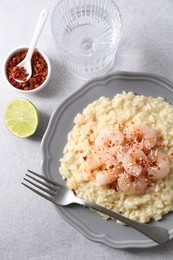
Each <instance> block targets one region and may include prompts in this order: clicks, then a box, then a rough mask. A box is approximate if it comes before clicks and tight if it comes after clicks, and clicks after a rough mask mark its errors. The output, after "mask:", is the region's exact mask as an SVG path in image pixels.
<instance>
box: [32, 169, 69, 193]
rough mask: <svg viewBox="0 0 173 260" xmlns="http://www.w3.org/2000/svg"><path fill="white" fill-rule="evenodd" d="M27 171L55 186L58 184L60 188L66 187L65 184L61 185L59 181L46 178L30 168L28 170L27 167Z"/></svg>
mask: <svg viewBox="0 0 173 260" xmlns="http://www.w3.org/2000/svg"><path fill="white" fill-rule="evenodd" d="M27 171H28V172H30V173H32V174H34V175H35V176H37V177H39V178H41V179H43V180H45V181H47V182H49V183H51V184H53V185H55V186H58V187H60V188H62V189H67V188H66V187H65V186H63V185H61V184H59V183H57V182H55V181H52V180H50V179H48V178H46V177H45V176H43V175H40V174H38V173H36V172H34V171H31V170H29V169H28V170H27Z"/></svg>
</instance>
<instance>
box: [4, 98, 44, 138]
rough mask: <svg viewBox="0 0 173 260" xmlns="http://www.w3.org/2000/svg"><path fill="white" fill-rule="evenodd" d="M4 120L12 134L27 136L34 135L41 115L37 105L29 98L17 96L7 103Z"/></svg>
mask: <svg viewBox="0 0 173 260" xmlns="http://www.w3.org/2000/svg"><path fill="white" fill-rule="evenodd" d="M4 121H5V125H6V126H7V128H8V129H9V130H10V132H11V133H12V134H14V135H16V136H18V137H21V138H25V137H28V136H31V135H33V134H34V133H35V131H36V130H37V127H38V124H39V115H38V111H37V109H36V107H35V106H34V105H33V104H32V103H31V102H30V101H29V100H27V99H23V98H17V99H14V100H12V101H11V102H10V103H9V104H8V105H7V107H6V109H5V111H4Z"/></svg>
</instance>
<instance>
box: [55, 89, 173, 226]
mask: <svg viewBox="0 0 173 260" xmlns="http://www.w3.org/2000/svg"><path fill="white" fill-rule="evenodd" d="M74 123H75V125H74V127H73V129H72V130H71V131H70V132H69V134H68V141H67V144H66V146H65V148H64V152H63V157H62V158H61V159H60V162H61V166H60V174H61V175H62V177H63V179H66V180H67V185H68V187H69V188H70V189H73V190H74V191H75V193H76V195H77V196H78V197H80V198H83V199H86V200H88V201H92V202H94V203H97V204H99V205H102V206H103V207H106V208H108V209H110V210H112V211H115V212H117V213H119V214H122V215H124V216H126V217H128V218H130V219H133V220H136V221H139V222H143V223H145V222H148V221H150V220H151V219H154V220H159V219H161V218H162V216H163V215H164V214H166V213H168V212H169V211H172V210H173V170H172V167H173V127H172V126H173V106H172V105H170V104H169V103H168V102H166V101H165V100H164V99H163V98H161V97H158V98H153V97H146V96H143V95H135V94H134V93H132V92H128V93H126V92H123V93H122V94H117V95H116V96H115V97H114V98H113V99H110V98H106V97H100V98H99V99H98V100H96V101H94V102H93V103H91V104H89V105H88V106H87V107H86V108H85V109H84V110H83V112H82V113H79V114H77V115H76V117H75V119H74ZM134 126H135V127H136V126H137V130H136V131H138V130H139V128H140V129H142V130H141V131H142V132H143V133H144V132H146V131H145V130H144V127H147V135H148V133H150V135H152V138H150V137H148V136H147V137H146V135H145V137H146V138H143V136H142V137H141V132H140V138H139V135H138V138H135V134H134V132H133V134H131V136H130V134H129V133H130V131H131V129H132V128H134ZM141 127H142V128H141ZM105 129H107V130H106V131H108V130H109V131H110V129H111V131H114V130H112V129H115V130H116V134H117V133H118V139H116V140H115V143H116V142H118V144H117V145H116V146H110V145H109V153H108V152H107V150H106V154H105V153H104V156H105V158H106V159H105V161H104V162H103V160H102V156H101V155H100V150H101V148H100V146H99V145H100V143H101V141H103V138H101V137H102V134H103V133H104V131H105ZM135 129H136V128H135ZM104 136H105V133H104ZM108 136H111V134H110V132H109V134H108ZM127 136H128V139H127ZM113 137H114V136H113ZM132 137H133V139H135V142H134V140H133V142H132ZM100 138H101V139H100ZM116 138H117V135H116ZM147 138H148V139H147ZM125 139H126V140H128V142H126V143H125V145H124V142H125V141H124V140H125ZM144 139H145V144H144V142H143V140H144ZM146 140H147V142H148V143H147V142H146ZM122 144H123V145H124V146H123V149H126V150H127V146H128V152H127V153H126V154H125V155H124V154H123V153H121V156H117V154H118V153H117V148H119V147H120V146H121V149H122ZM146 144H147V145H146ZM149 146H151V147H149ZM115 148H116V149H115ZM110 149H111V153H112V151H114V152H115V150H116V163H117V165H118V166H117V165H115V164H114V165H113V166H112V161H111V164H109V166H108V163H109V161H110V156H109V157H107V156H108V155H110ZM132 149H133V150H132ZM98 151H99V152H98ZM101 151H102V150H101ZM104 151H105V149H104ZM123 151H124V150H123ZM132 152H133V155H134V154H135V156H139V154H140V160H138V161H139V162H137V159H135V162H134V163H133V169H132V168H130V170H129V167H128V166H129V165H131V163H132V161H131V157H127V156H131V153H132ZM153 153H154V155H153ZM122 154H123V156H122ZM111 155H112V154H111ZM161 155H162V156H161ZM141 156H142V160H141ZM153 156H155V157H157V158H158V157H159V156H160V158H162V162H163V167H167V168H164V171H161V169H160V168H159V167H160V166H158V163H157V165H156V164H155V161H154V160H152V159H151V158H152V157H153ZM122 157H123V158H122ZM96 158H97V160H96ZM100 158H101V159H100ZM113 158H114V159H115V156H113ZM129 158H130V159H129ZM135 158H136V157H135ZM129 160H130V161H129ZM127 162H129V164H128V165H127ZM146 165H147V166H146ZM165 165H166V166H165ZM156 166H157V175H154V174H155V170H156ZM108 168H109V173H110V172H112V171H113V170H115V168H116V169H117V172H118V175H116V176H115V175H114V179H112V175H111V181H110V178H109V181H107V179H106V180H105V175H103V173H104V172H105V171H107V169H108ZM153 170H154V171H153ZM124 172H126V175H125V174H124ZM106 173H107V172H106ZM122 173H123V174H122ZM142 174H143V175H142ZM102 175H103V176H104V179H103V178H102ZM122 176H123V178H124V176H125V177H127V176H128V179H126V181H125V182H123V181H124V180H123V181H122ZM129 176H130V177H129ZM141 176H145V177H142V178H143V179H142V186H141V179H140V178H141ZM153 176H154V177H153ZM155 176H156V177H155ZM109 177H110V175H109ZM139 179H140V185H138V183H137V182H136V180H139ZM127 180H128V181H130V189H129V184H128V189H127V187H126V188H124V184H127ZM134 180H135V182H134ZM122 184H123V185H122ZM131 184H132V185H133V186H132V185H131ZM136 185H138V186H139V187H138V188H136V187H137V186H136ZM103 217H104V218H106V216H105V215H103Z"/></svg>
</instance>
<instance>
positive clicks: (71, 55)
mask: <svg viewBox="0 0 173 260" xmlns="http://www.w3.org/2000/svg"><path fill="white" fill-rule="evenodd" d="M64 1H65V0H60V1H59V2H58V3H57V4H56V6H55V7H54V9H53V11H52V15H51V30H52V34H53V29H52V24H53V22H52V20H53V15H54V12H55V11H56V9H57V8H58V7H59V6H60V5H61V4H62V2H64ZM107 1H109V2H111V3H112V4H113V5H114V8H115V10H116V12H117V14H118V19H119V37H118V40H117V41H115V42H114V44H113V45H112V47H111V48H110V49H109V50H108V51H107V52H105V53H103V54H99V55H96V56H95V57H89V56H88V57H87V56H86V57H82V59H83V60H84V61H89V60H90V61H92V60H95V59H96V58H103V57H104V56H108V55H110V53H113V54H115V52H116V50H117V48H116V47H118V44H119V42H120V39H121V35H122V31H121V30H122V29H121V28H122V16H121V12H120V11H119V8H118V6H117V4H116V2H115V0H107ZM53 38H54V34H53ZM54 40H55V39H54ZM55 43H56V45H57V47H58V48H59V49H60V51H61V52H62V53H61V54H62V55H63V56H67V57H70V58H73V59H74V60H79V59H80V60H81V56H77V55H74V54H71V53H69V52H68V51H67V50H66V49H64V48H63V45H61V44H60V42H59V41H56V40H55Z"/></svg>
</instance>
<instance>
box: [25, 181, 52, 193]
mask: <svg viewBox="0 0 173 260" xmlns="http://www.w3.org/2000/svg"><path fill="white" fill-rule="evenodd" d="M24 180H25V181H27V182H29V183H30V184H32V185H33V186H35V187H37V188H38V189H40V190H42V191H44V192H47V193H48V194H50V195H51V196H54V195H55V192H52V191H50V190H47V189H45V188H43V187H41V186H40V185H37V184H36V183H34V182H32V181H30V180H28V179H26V178H24Z"/></svg>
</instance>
